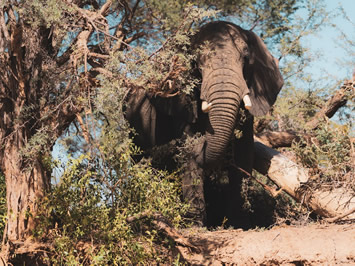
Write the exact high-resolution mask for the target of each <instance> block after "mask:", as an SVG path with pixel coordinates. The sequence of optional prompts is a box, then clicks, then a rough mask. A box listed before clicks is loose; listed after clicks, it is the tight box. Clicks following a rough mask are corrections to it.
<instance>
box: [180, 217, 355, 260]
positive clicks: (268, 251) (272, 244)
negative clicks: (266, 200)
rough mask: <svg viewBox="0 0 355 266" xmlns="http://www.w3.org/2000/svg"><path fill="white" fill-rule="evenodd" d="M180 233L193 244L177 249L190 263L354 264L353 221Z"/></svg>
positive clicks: (193, 230) (354, 236)
mask: <svg viewBox="0 0 355 266" xmlns="http://www.w3.org/2000/svg"><path fill="white" fill-rule="evenodd" d="M180 233H182V235H183V236H184V237H186V238H187V239H188V240H189V242H190V243H191V244H192V245H193V246H194V247H196V249H194V250H193V249H191V248H187V247H181V248H180V252H181V253H182V255H183V257H184V258H185V260H186V261H187V263H188V264H190V265H355V221H348V222H345V223H343V224H326V223H324V224H320V223H314V224H308V225H303V226H276V227H273V228H272V229H269V230H267V229H254V230H248V231H243V230H241V229H238V230H235V229H231V230H216V231H207V230H203V229H201V228H192V229H188V230H185V231H182V232H180Z"/></svg>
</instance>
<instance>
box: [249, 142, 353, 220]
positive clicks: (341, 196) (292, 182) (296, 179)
mask: <svg viewBox="0 0 355 266" xmlns="http://www.w3.org/2000/svg"><path fill="white" fill-rule="evenodd" d="M254 149H255V160H254V169H255V170H257V171H258V172H260V173H261V174H263V175H266V176H267V177H268V178H270V179H271V180H272V181H273V182H274V183H275V184H276V185H278V186H279V188H281V189H282V190H283V191H285V192H286V193H288V194H289V195H290V196H292V197H293V198H294V199H295V200H297V201H298V202H302V203H303V204H305V205H307V206H309V207H310V208H311V209H312V210H314V211H315V212H316V213H317V214H319V215H321V216H323V217H336V216H341V215H343V214H344V213H348V212H350V211H351V210H352V209H354V208H355V196H354V193H353V192H351V191H347V190H346V189H345V188H334V189H329V190H324V189H317V190H314V191H307V190H305V189H304V188H305V186H304V185H305V184H306V183H307V182H308V180H309V177H308V174H307V172H306V170H305V169H304V168H302V167H301V166H298V165H297V164H296V163H294V162H292V161H291V160H290V159H288V158H287V157H285V156H283V155H282V154H281V153H279V152H278V151H276V150H273V149H271V148H269V147H267V146H265V145H263V144H262V143H260V142H255V143H254ZM346 218H355V213H354V212H353V213H351V212H350V213H349V215H348V216H347V217H346Z"/></svg>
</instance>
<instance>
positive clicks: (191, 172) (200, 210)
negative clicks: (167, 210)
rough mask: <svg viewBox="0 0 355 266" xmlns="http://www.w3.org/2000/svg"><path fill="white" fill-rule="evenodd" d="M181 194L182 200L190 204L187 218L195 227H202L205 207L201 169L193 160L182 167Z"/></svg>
mask: <svg viewBox="0 0 355 266" xmlns="http://www.w3.org/2000/svg"><path fill="white" fill-rule="evenodd" d="M182 193H183V197H184V200H186V201H187V202H188V203H189V204H190V210H189V212H188V213H187V217H188V218H191V219H192V220H193V222H194V223H195V224H196V225H199V226H202V225H204V224H205V221H206V206H205V197H204V190H203V169H202V168H201V167H199V166H198V165H197V162H196V161H195V160H190V161H188V162H186V163H185V165H184V174H183V178H182Z"/></svg>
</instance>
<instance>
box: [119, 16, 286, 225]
mask: <svg viewBox="0 0 355 266" xmlns="http://www.w3.org/2000/svg"><path fill="white" fill-rule="evenodd" d="M197 48H201V52H200V55H199V57H198V60H197V62H196V63H197V66H198V69H199V72H200V75H201V77H202V85H201V87H200V88H196V89H195V91H194V93H193V94H192V95H178V96H175V97H172V98H161V97H151V96H149V95H148V94H147V93H145V92H144V91H142V90H135V91H131V92H130V93H129V95H128V96H127V98H126V118H127V120H128V121H129V123H130V124H131V126H132V127H134V128H135V130H136V132H137V134H138V135H137V136H136V139H135V140H136V142H137V144H138V145H140V146H141V147H142V148H143V149H144V150H147V151H148V150H149V149H150V148H152V147H154V146H157V145H162V144H165V143H167V142H169V141H170V140H172V139H182V138H183V135H184V133H186V134H187V135H194V134H195V133H196V132H201V133H202V134H203V135H204V138H203V139H204V141H203V142H201V143H199V144H197V145H196V147H195V148H194V149H193V153H194V154H193V155H194V156H192V157H193V159H191V160H190V161H189V162H187V163H186V164H185V165H184V168H185V174H184V176H183V187H182V188H183V196H184V198H185V199H187V200H188V201H189V202H190V204H191V206H192V210H191V214H190V215H191V216H192V218H193V219H194V220H195V222H197V223H201V224H203V223H205V222H206V202H205V196H204V189H205V190H208V189H209V188H208V187H207V188H206V184H209V183H210V182H209V180H208V174H209V173H210V172H211V169H215V168H222V169H227V170H228V171H229V190H228V191H229V192H227V193H226V194H228V195H227V196H226V198H225V200H226V201H227V204H226V205H228V206H229V207H227V210H226V213H225V216H227V217H229V219H230V220H231V221H233V219H237V217H236V215H235V212H237V208H236V207H233V203H234V202H236V201H238V199H237V192H236V191H238V188H237V187H238V186H240V180H241V178H243V177H245V173H244V172H243V171H239V170H238V167H240V168H242V169H244V170H245V171H247V172H249V173H250V172H251V170H252V163H253V143H254V142H253V116H254V115H255V116H258V115H264V114H266V112H267V111H268V110H269V109H270V107H271V105H272V104H273V103H274V102H275V100H276V97H277V94H278V93H279V91H280V89H281V87H282V85H283V79H282V77H281V74H280V72H279V69H278V64H277V61H276V60H275V59H274V58H273V57H272V56H271V54H270V53H269V51H268V50H267V48H266V46H265V45H264V43H263V42H262V40H261V39H260V38H259V37H258V36H257V35H255V34H254V33H253V32H251V31H246V30H243V29H242V28H240V27H238V26H236V25H234V24H232V23H228V22H212V23H208V24H206V25H205V26H203V27H202V28H201V29H200V31H199V32H198V33H197V34H196V36H194V38H193V41H192V49H197ZM246 94H248V95H250V99H251V103H252V107H251V109H249V110H248V111H247V110H246V109H245V108H244V103H243V101H242V99H243V97H244V96H245V95H246ZM202 101H206V102H208V103H210V104H211V109H210V111H209V112H208V114H206V113H203V112H202V111H201V103H202ZM240 110H243V112H240ZM241 113H244V115H242V114H241ZM241 117H244V120H243V121H239V120H240V119H241ZM245 117H246V119H245ZM236 128H237V129H238V130H241V131H242V132H243V135H242V137H241V138H239V139H237V138H235V136H234V134H233V133H234V130H235V129H236ZM227 151H232V153H231V154H232V155H231V156H229V157H228V156H227V153H228V152H227ZM204 185H205V187H204ZM205 192H206V191H205ZM210 198H211V199H210V200H211V204H210V205H213V196H212V197H210ZM208 200H209V199H208ZM208 200H206V201H207V205H208V204H209V202H208ZM208 215H209V216H213V215H214V214H212V213H210V214H209V213H208V211H207V216H208Z"/></svg>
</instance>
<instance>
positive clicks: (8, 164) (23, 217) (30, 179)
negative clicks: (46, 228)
mask: <svg viewBox="0 0 355 266" xmlns="http://www.w3.org/2000/svg"><path fill="white" fill-rule="evenodd" d="M21 146H22V145H20V143H13V142H12V143H8V144H7V147H6V148H5V150H4V151H5V152H4V157H3V162H2V163H3V165H2V169H4V175H5V178H6V191H7V195H6V196H7V216H8V221H7V232H4V233H5V234H6V233H7V238H8V240H9V241H10V242H14V241H23V240H24V239H26V237H28V236H29V235H30V234H31V231H32V230H33V229H34V228H35V225H36V218H35V217H36V216H37V215H36V213H37V210H38V200H39V199H42V198H43V195H44V194H45V192H46V191H48V189H49V181H50V180H49V175H48V172H47V171H46V170H45V167H44V166H43V164H42V163H41V161H40V160H39V159H35V160H32V161H31V166H25V164H24V163H23V159H22V156H21V154H20V150H21Z"/></svg>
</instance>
